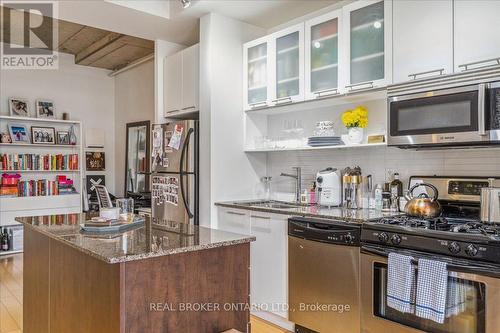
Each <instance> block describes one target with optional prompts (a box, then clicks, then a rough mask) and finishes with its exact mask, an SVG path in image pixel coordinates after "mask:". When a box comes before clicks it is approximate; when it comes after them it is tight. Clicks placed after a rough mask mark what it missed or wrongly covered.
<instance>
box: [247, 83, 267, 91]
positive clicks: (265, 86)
mask: <svg viewBox="0 0 500 333" xmlns="http://www.w3.org/2000/svg"><path fill="white" fill-rule="evenodd" d="M264 88H266V89H267V84H263V85H260V86H253V87H248V91H253V90H259V89H264Z"/></svg>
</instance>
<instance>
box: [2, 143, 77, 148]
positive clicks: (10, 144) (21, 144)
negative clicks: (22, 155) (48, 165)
mask: <svg viewBox="0 0 500 333" xmlns="http://www.w3.org/2000/svg"><path fill="white" fill-rule="evenodd" d="M0 147H9V148H14V147H44V148H46V147H50V148H65V149H80V146H79V145H51V144H45V143H44V144H42V143H41V144H33V143H0Z"/></svg>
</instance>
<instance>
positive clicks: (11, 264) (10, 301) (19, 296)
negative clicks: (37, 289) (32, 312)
mask: <svg viewBox="0 0 500 333" xmlns="http://www.w3.org/2000/svg"><path fill="white" fill-rule="evenodd" d="M22 329H23V255H22V254H16V255H12V256H7V257H0V333H21V332H22Z"/></svg>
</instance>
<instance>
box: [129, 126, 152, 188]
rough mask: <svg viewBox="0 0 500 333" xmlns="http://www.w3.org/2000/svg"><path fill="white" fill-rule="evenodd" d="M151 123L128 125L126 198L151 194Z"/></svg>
mask: <svg viewBox="0 0 500 333" xmlns="http://www.w3.org/2000/svg"><path fill="white" fill-rule="evenodd" d="M150 127H151V123H150V121H140V122H135V123H128V124H127V140H126V148H125V153H126V154H125V194H126V196H130V195H134V194H135V195H138V194H143V193H148V192H150V189H149V141H150V137H149V135H150Z"/></svg>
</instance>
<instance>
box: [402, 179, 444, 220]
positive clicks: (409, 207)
mask: <svg viewBox="0 0 500 333" xmlns="http://www.w3.org/2000/svg"><path fill="white" fill-rule="evenodd" d="M420 186H425V187H428V188H430V189H432V191H433V192H434V196H433V197H432V198H429V195H428V194H427V193H421V194H420V195H419V196H417V197H415V196H413V191H414V190H415V189H416V188H417V187H420ZM438 196H439V193H438V190H437V188H436V187H435V186H434V185H432V184H429V183H417V184H415V185H413V186H412V187H411V188H410V190H409V191H408V193H407V197H406V198H407V200H408V202H407V203H406V206H405V213H406V214H407V215H410V216H414V217H420V218H435V217H438V216H439V215H441V205H440V204H439V202H438V201H437V198H438Z"/></svg>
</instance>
